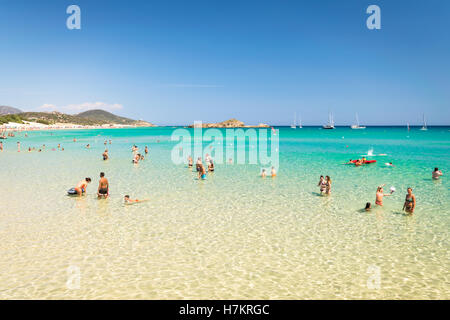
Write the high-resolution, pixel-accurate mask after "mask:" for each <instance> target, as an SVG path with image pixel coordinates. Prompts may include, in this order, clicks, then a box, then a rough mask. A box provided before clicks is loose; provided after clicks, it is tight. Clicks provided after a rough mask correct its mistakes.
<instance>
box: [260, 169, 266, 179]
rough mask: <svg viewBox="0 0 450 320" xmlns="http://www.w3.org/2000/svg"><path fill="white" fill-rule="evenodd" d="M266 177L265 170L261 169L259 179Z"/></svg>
mask: <svg viewBox="0 0 450 320" xmlns="http://www.w3.org/2000/svg"><path fill="white" fill-rule="evenodd" d="M266 176H267V174H266V169H262V171H261V178H265V177H266Z"/></svg>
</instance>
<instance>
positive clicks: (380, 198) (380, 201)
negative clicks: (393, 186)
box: [375, 184, 393, 206]
mask: <svg viewBox="0 0 450 320" xmlns="http://www.w3.org/2000/svg"><path fill="white" fill-rule="evenodd" d="M383 186H384V184H383V185H381V186H379V187H378V188H377V194H376V197H375V204H376V205H378V206H383V197H388V196H391V195H392V193H393V191H391V193H383Z"/></svg>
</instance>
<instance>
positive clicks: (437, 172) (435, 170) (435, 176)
mask: <svg viewBox="0 0 450 320" xmlns="http://www.w3.org/2000/svg"><path fill="white" fill-rule="evenodd" d="M431 176H432V177H433V179H434V180H438V179H439V177H440V176H442V171H439V168H434V171H433V173H432V174H431Z"/></svg>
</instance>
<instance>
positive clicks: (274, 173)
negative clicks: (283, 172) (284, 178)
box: [270, 167, 277, 178]
mask: <svg viewBox="0 0 450 320" xmlns="http://www.w3.org/2000/svg"><path fill="white" fill-rule="evenodd" d="M270 175H271V176H272V178H275V177H276V176H277V172H276V171H275V167H272V170H270Z"/></svg>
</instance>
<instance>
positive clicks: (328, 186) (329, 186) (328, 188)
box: [325, 176, 331, 194]
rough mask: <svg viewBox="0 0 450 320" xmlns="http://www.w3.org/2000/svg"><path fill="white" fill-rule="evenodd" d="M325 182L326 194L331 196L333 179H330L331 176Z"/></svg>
mask: <svg viewBox="0 0 450 320" xmlns="http://www.w3.org/2000/svg"><path fill="white" fill-rule="evenodd" d="M325 181H326V187H325V193H326V194H331V178H330V176H326V177H325Z"/></svg>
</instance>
